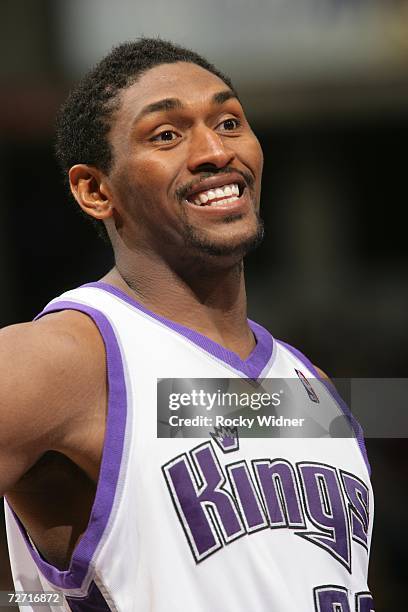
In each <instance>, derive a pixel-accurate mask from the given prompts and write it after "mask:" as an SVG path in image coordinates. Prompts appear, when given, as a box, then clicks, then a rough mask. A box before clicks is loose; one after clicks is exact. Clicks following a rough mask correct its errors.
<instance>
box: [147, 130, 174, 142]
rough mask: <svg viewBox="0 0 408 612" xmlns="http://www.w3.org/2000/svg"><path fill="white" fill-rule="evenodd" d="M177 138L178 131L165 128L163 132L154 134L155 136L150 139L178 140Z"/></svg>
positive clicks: (157, 140)
mask: <svg viewBox="0 0 408 612" xmlns="http://www.w3.org/2000/svg"><path fill="white" fill-rule="evenodd" d="M176 138H177V134H176V132H173V130H164V131H163V132H160V134H156V136H153V138H151V139H150V140H151V141H152V142H172V141H173V140H176Z"/></svg>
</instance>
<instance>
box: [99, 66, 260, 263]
mask: <svg viewBox="0 0 408 612" xmlns="http://www.w3.org/2000/svg"><path fill="white" fill-rule="evenodd" d="M109 140H110V144H111V147H112V151H113V167H112V170H111V171H110V173H109V177H108V179H109V185H110V189H111V192H112V202H113V206H114V208H115V209H116V213H115V214H116V218H117V219H119V223H118V222H117V227H118V231H119V232H120V234H121V237H122V239H123V240H124V241H125V243H126V244H127V246H128V247H130V248H131V249H132V250H138V249H144V250H146V251H150V252H152V253H155V254H156V255H157V254H158V255H159V256H163V257H171V256H172V255H173V256H174V255H175V254H177V256H178V257H184V258H188V256H189V255H191V256H195V257H202V258H206V257H207V258H208V257H212V258H214V257H216V258H220V257H222V256H228V255H229V256H236V257H239V258H240V257H242V256H243V255H245V253H246V252H248V250H250V249H251V248H253V247H254V246H255V244H256V243H258V242H259V241H260V239H261V238H262V223H261V221H260V218H259V199H260V181H261V173H262V163H263V156H262V151H261V148H260V145H259V142H258V140H257V138H256V137H255V135H254V133H253V132H252V130H251V128H250V126H249V124H248V122H247V120H246V118H245V115H244V112H243V109H242V106H241V104H240V102H239V101H238V99H237V98H236V97H235V96H234V94H233V92H232V91H231V90H230V89H229V88H228V86H227V85H226V84H225V83H224V82H223V81H222V80H221V79H219V78H218V77H217V76H215V75H213V74H212V73H210V72H208V71H207V70H204V69H203V68H201V67H199V66H197V65H195V64H192V63H186V62H177V63H173V64H164V65H160V66H156V67H154V68H152V69H151V70H149V71H148V72H146V73H145V74H144V75H143V76H142V77H141V78H140V79H139V80H138V81H137V82H136V83H135V84H134V85H132V86H131V87H129V88H127V89H125V90H124V91H123V92H122V93H121V96H120V101H119V108H118V110H117V112H116V113H115V115H114V118H113V123H112V128H111V132H110V134H109ZM181 249H182V250H181Z"/></svg>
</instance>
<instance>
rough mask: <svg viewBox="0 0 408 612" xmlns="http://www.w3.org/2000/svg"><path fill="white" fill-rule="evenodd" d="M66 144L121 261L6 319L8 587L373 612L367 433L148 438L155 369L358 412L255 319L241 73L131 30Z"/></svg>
mask: <svg viewBox="0 0 408 612" xmlns="http://www.w3.org/2000/svg"><path fill="white" fill-rule="evenodd" d="M57 138H58V144H57V153H58V157H59V160H60V162H61V163H62V166H63V168H64V169H65V171H66V173H67V176H68V177H69V183H70V188H71V191H72V194H73V195H74V197H75V200H76V202H77V203H78V205H79V206H80V207H81V209H82V211H83V212H84V213H85V214H86V215H87V216H88V217H89V218H90V219H92V220H93V221H94V222H95V223H96V224H97V225H98V226H99V229H100V231H101V232H102V233H104V234H105V235H106V236H107V237H108V238H109V240H110V242H111V244H112V246H113V250H114V253H115V262H116V263H115V267H114V269H113V270H111V271H110V272H109V273H108V274H107V275H106V276H105V277H104V278H103V279H102V280H100V281H98V282H91V283H89V284H87V285H85V286H83V287H80V288H77V289H74V290H72V291H68V292H67V293H65V294H64V295H62V296H60V297H58V298H56V299H55V300H53V301H52V302H51V303H50V304H49V305H48V306H47V307H46V308H45V310H44V311H43V312H42V313H41V314H40V315H39V316H38V317H37V319H36V320H35V321H34V322H32V323H25V324H22V325H16V326H13V327H10V328H7V329H4V330H3V331H2V333H1V343H0V362H1V371H2V384H1V387H0V404H1V429H0V461H1V471H0V486H1V491H2V493H4V494H5V495H6V504H5V507H6V520H7V531H8V540H9V548H10V558H11V565H12V571H13V576H14V582H15V587H16V590H23V591H25V592H32V591H42V592H44V593H45V592H51V593H55V594H57V595H60V596H61V598H62V601H63V603H61V602H60V603H55V600H51V601H48V602H46V601H45V600H44V599H43V600H42V601H43V603H42V604H41V606H40V607H35V606H34V605H33V606H32V607H31V606H30V605H29V606H28V607H26V608H25V609H28V610H31V609H32V610H39V609H40V610H62V609H65V610H72V611H74V612H77V611H81V612H84V611H90V610H93V611H98V612H102V611H106V610H115V611H119V612H133V611H134V612H147V611H154V612H184V611H189V612H221V611H222V612H230V611H231V612H232V611H234V612H238V611H241V612H267V611H271V610H274V611H276V612H294V611H295V610H296V611H302V612H317V611H319V612H334V611H336V612H355V611H358V612H369V611H373V610H374V605H373V602H372V598H371V595H370V593H369V591H368V587H367V568H368V554H369V549H370V540H371V531H372V521H373V499H372V491H371V487H370V480H369V468H368V462H367V458H366V455H365V449H364V442H363V439H362V437H361V432H360V431H359V430H358V429H357V428H356V435H355V436H353V437H349V438H336V439H333V438H332V439H331V438H327V437H322V438H319V439H312V438H307V437H305V438H284V437H274V438H259V439H250V438H245V439H244V438H242V439H239V433H238V430H237V429H234V428H230V429H227V428H225V429H222V428H221V429H220V428H219V429H218V430H216V429H215V430H212V431H211V432H210V431H209V432H208V435H207V436H205V437H203V438H202V439H199V440H197V439H191V438H186V437H179V436H176V437H173V438H172V439H171V438H158V437H157V406H156V401H157V389H158V386H157V385H158V381H159V380H161V379H177V380H178V379H204V378H205V379H214V378H216V379H254V380H259V379H267V378H273V377H281V378H288V379H289V378H293V377H295V378H296V377H298V379H297V380H298V382H299V385H298V387H299V389H298V390H297V391H296V393H295V392H294V399H293V401H294V402H295V403H296V402H297V401H298V399H297V395H296V394H298V395H299V397H300V396H302V401H307V402H309V404H310V409H312V408H316V409H318V410H320V412H321V414H322V415H323V417H322V418H324V414H325V413H326V411H330V410H337V411H339V412H341V411H342V410H343V409H344V410H346V409H345V408H342V407H341V406H340V400H339V398H338V397H337V396H336V394H335V392H334V391H333V390H332V388H331V387H330V384H328V383H327V382H326V381H325V380H324V379H323V378H322V376H321V375H319V372H318V371H317V370H316V368H315V367H314V366H313V365H312V364H311V363H310V362H309V361H308V359H307V358H306V357H304V356H303V355H302V354H301V353H300V352H299V351H297V350H296V349H294V348H292V347H290V346H288V345H286V344H284V343H283V342H280V341H278V340H275V339H273V338H272V336H271V335H270V333H269V332H268V331H266V330H265V329H263V328H262V327H261V326H260V325H258V324H256V323H254V322H252V321H249V320H248V319H247V310H246V296H245V284H244V274H243V264H242V260H243V257H244V256H245V254H246V253H248V251H250V250H251V249H253V248H254V247H255V246H256V245H257V244H258V243H259V242H260V240H261V238H262V233H263V230H262V222H261V219H260V217H259V202H260V188H261V171H262V151H261V148H260V145H259V143H258V141H257V139H256V137H255V135H254V133H253V132H252V130H251V128H250V126H249V124H248V122H247V120H246V118H245V114H244V111H243V109H242V106H241V104H240V101H239V98H238V96H237V93H236V91H235V89H234V87H233V85H232V84H231V82H230V80H229V79H228V78H227V77H226V76H225V75H223V74H222V73H221V72H219V71H218V70H217V69H216V68H215V67H214V66H212V65H211V64H209V63H208V62H207V61H206V60H204V59H203V58H201V57H199V56H198V55H197V54H195V53H193V52H191V51H189V50H185V49H182V48H180V47H178V46H175V45H173V44H171V43H168V42H163V41H160V40H152V39H141V40H139V41H137V42H135V43H125V44H123V45H120V46H119V47H117V48H115V49H114V50H113V51H112V52H111V53H110V54H109V55H108V56H107V57H105V58H104V59H103V60H102V61H101V62H100V63H99V65H97V66H96V68H95V69H94V70H93V71H92V72H91V73H90V74H88V75H87V76H86V77H85V78H84V80H83V81H82V82H81V83H80V84H79V86H78V88H77V89H76V90H75V91H74V92H72V93H71V94H70V96H69V98H68V100H67V101H66V103H65V104H64V106H63V108H62V110H61V113H60V116H59V121H58V130H57ZM38 214H40V211H39V213H38ZM84 257H86V253H85V254H84ZM301 380H303V383H302V382H301ZM311 380H312V383H311V384H310V381H311ZM307 381H309V383H307ZM305 390H307V391H308V393H307V394H306V393H305ZM304 398H306V400H305V399H304ZM210 429H211V428H210ZM210 433H211V434H212V435H210Z"/></svg>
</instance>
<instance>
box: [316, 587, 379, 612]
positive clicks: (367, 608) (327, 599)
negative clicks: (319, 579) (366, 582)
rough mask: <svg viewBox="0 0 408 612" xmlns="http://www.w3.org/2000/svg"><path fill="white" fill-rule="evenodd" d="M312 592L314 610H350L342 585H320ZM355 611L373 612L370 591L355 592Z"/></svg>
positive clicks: (347, 611)
mask: <svg viewBox="0 0 408 612" xmlns="http://www.w3.org/2000/svg"><path fill="white" fill-rule="evenodd" d="M313 593H314V604H315V610H316V612H351V609H350V604H349V600H348V596H347V589H345V588H344V587H339V586H334V585H327V586H320V587H316V588H315V589H314V591H313ZM355 612H375V610H374V601H373V598H372V597H371V593H369V592H367V591H366V592H364V593H356V597H355Z"/></svg>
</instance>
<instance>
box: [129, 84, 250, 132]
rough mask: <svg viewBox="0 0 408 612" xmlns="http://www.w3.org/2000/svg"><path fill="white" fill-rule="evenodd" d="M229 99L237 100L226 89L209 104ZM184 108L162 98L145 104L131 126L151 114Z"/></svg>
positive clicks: (177, 103)
mask: <svg viewBox="0 0 408 612" xmlns="http://www.w3.org/2000/svg"><path fill="white" fill-rule="evenodd" d="M231 98H235V99H236V100H238V96H237V94H236V93H235V92H234V91H232V89H226V90H224V91H218V92H217V93H215V94H214V95H213V97H212V98H211V104H217V105H221V104H224V102H227V100H230V99H231ZM184 108H185V106H184V104H183V103H182V101H181V100H180V99H179V98H163V99H162V100H158V101H157V102H152V103H151V104H147V106H144V107H143V108H142V110H141V111H140V113H139V114H138V115H137V116H136V117H135V119H134V121H133V124H135V123H137V122H138V121H140V120H141V119H143V117H146V115H150V114H152V113H160V112H162V111H171V110H183V109H184Z"/></svg>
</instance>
